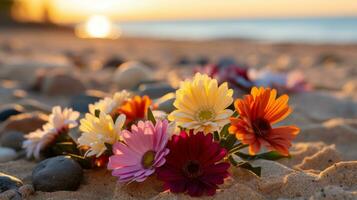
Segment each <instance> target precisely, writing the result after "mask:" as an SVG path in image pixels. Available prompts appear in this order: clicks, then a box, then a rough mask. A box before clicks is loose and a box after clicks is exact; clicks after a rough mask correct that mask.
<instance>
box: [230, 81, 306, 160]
mask: <svg viewBox="0 0 357 200" xmlns="http://www.w3.org/2000/svg"><path fill="white" fill-rule="evenodd" d="M276 95H277V91H276V90H275V89H273V90H271V89H270V88H264V87H260V88H259V89H258V88H257V87H253V88H252V90H251V94H250V95H246V96H245V97H244V99H237V100H236V101H235V103H234V106H235V109H236V110H237V112H238V113H239V117H237V118H235V117H231V119H230V120H231V126H230V128H229V132H230V133H232V134H235V135H236V137H237V139H238V140H241V141H242V143H243V144H249V153H250V154H252V155H254V154H256V153H257V152H259V150H260V148H261V145H264V146H266V147H267V148H268V149H269V150H276V151H278V152H279V153H281V154H283V155H288V154H289V148H290V146H291V140H293V139H294V138H295V136H296V135H297V134H298V133H299V128H297V127H296V126H281V127H277V128H273V127H272V125H274V124H276V123H278V122H280V121H282V120H283V119H285V118H286V117H287V116H288V115H289V114H290V113H291V112H292V109H291V108H290V107H289V106H288V104H287V103H288V100H289V97H288V96H287V95H282V96H280V97H279V98H276Z"/></svg>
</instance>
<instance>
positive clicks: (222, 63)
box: [217, 57, 236, 67]
mask: <svg viewBox="0 0 357 200" xmlns="http://www.w3.org/2000/svg"><path fill="white" fill-rule="evenodd" d="M217 65H218V66H219V67H229V66H231V65H236V61H235V59H234V58H230V57H226V58H221V59H220V60H219V61H218V63H217Z"/></svg>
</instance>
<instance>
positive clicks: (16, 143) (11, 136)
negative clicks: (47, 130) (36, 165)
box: [0, 131, 25, 151]
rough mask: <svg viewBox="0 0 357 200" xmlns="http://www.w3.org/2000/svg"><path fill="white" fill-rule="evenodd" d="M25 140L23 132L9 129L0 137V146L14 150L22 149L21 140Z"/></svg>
mask: <svg viewBox="0 0 357 200" xmlns="http://www.w3.org/2000/svg"><path fill="white" fill-rule="evenodd" d="M24 140H25V138H24V134H23V133H21V132H18V131H9V132H6V133H4V134H2V136H1V137H0V146H3V147H8V148H12V149H14V150H16V151H19V150H21V149H22V142H23V141H24Z"/></svg>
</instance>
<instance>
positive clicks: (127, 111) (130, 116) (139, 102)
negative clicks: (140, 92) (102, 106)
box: [117, 96, 151, 125]
mask: <svg viewBox="0 0 357 200" xmlns="http://www.w3.org/2000/svg"><path fill="white" fill-rule="evenodd" d="M150 105H151V99H150V98H149V97H148V96H143V97H140V96H134V97H133V98H131V99H128V100H127V101H126V102H125V103H124V104H123V105H122V106H121V107H119V109H118V110H117V113H119V114H124V115H125V116H126V122H125V124H126V125H129V124H132V123H135V122H137V121H139V120H143V119H146V117H147V111H148V108H149V106H150Z"/></svg>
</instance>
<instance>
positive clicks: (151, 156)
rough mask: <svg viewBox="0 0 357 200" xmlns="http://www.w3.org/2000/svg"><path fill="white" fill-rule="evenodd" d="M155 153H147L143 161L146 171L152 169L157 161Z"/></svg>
mask: <svg viewBox="0 0 357 200" xmlns="http://www.w3.org/2000/svg"><path fill="white" fill-rule="evenodd" d="M155 154H156V153H155V151H147V152H146V153H145V154H144V156H143V158H142V159H141V164H142V165H143V167H144V168H145V169H147V168H150V167H151V166H152V165H153V164H154V161H155Z"/></svg>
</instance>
